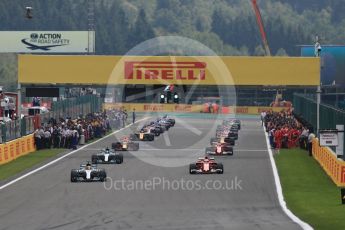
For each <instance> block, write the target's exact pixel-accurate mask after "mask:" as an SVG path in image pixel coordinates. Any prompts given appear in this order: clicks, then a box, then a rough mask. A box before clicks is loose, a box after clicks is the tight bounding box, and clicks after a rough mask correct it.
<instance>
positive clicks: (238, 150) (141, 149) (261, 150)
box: [84, 148, 267, 152]
mask: <svg viewBox="0 0 345 230" xmlns="http://www.w3.org/2000/svg"><path fill="white" fill-rule="evenodd" d="M101 150H102V149H100V148H87V149H84V151H101ZM167 150H176V151H198V150H205V148H203V149H191V148H188V149H173V148H170V149H169V148H165V149H164V148H161V149H159V148H157V149H148V148H139V150H138V151H167ZM234 151H235V152H267V149H236V148H234ZM129 152H131V151H129Z"/></svg>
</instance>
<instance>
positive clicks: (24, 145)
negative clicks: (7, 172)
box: [0, 134, 36, 165]
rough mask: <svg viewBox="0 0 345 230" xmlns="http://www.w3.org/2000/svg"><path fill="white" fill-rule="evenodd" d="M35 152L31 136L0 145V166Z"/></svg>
mask: <svg viewBox="0 0 345 230" xmlns="http://www.w3.org/2000/svg"><path fill="white" fill-rule="evenodd" d="M34 151H36V147H35V141H34V136H33V134H31V135H28V136H25V137H21V138H18V139H15V140H13V141H9V142H7V143H5V144H0V165H1V164H5V163H8V162H10V161H12V160H15V159H16V158H18V157H21V156H24V155H26V154H28V153H31V152H34Z"/></svg>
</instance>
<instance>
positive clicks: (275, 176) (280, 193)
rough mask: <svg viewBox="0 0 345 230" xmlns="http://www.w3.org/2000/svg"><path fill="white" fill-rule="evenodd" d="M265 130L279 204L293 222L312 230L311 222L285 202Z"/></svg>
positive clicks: (306, 229)
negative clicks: (296, 213) (298, 214)
mask: <svg viewBox="0 0 345 230" xmlns="http://www.w3.org/2000/svg"><path fill="white" fill-rule="evenodd" d="M263 130H264V133H265V137H266V144H267V151H268V154H269V156H270V162H271V166H272V170H273V176H274V182H275V184H276V190H277V195H278V200H279V204H280V206H281V208H282V209H283V211H284V212H285V214H286V215H287V216H288V217H289V218H290V219H291V220H292V221H293V222H295V223H296V224H298V225H299V226H300V227H301V228H303V229H304V230H312V229H313V228H312V227H311V226H310V225H309V224H307V223H306V222H304V221H302V220H301V219H300V218H298V217H297V216H295V214H293V213H292V212H291V210H290V209H288V208H287V206H286V202H285V200H284V196H283V190H282V186H281V183H280V178H279V175H278V170H277V166H276V162H275V161H274V158H273V152H272V149H271V146H270V142H269V139H268V135H267V132H266V131H265V128H264V129H263Z"/></svg>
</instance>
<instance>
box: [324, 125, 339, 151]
mask: <svg viewBox="0 0 345 230" xmlns="http://www.w3.org/2000/svg"><path fill="white" fill-rule="evenodd" d="M320 146H322V147H334V146H338V130H336V129H334V130H320Z"/></svg>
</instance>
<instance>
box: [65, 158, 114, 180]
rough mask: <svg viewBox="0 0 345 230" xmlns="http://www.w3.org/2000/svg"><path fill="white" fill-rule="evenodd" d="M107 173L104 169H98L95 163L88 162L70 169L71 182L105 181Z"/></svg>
mask: <svg viewBox="0 0 345 230" xmlns="http://www.w3.org/2000/svg"><path fill="white" fill-rule="evenodd" d="M106 179H107V173H106V172H105V169H98V168H97V165H93V164H91V163H89V162H87V163H85V164H81V165H80V167H79V169H72V170H71V182H92V181H101V182H103V181H106Z"/></svg>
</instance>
